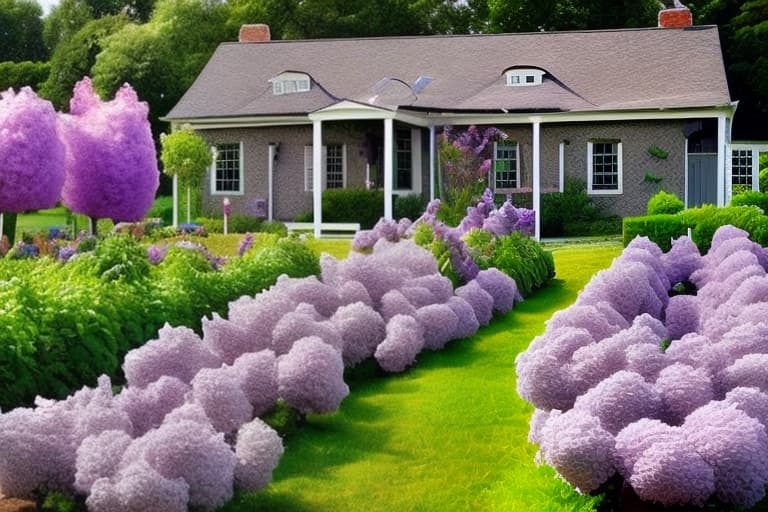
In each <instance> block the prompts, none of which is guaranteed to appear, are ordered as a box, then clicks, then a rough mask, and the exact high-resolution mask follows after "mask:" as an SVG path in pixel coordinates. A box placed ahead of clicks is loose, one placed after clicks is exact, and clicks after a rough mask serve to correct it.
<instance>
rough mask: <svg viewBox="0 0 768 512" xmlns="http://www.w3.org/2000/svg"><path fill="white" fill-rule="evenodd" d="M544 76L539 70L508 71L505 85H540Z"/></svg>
mask: <svg viewBox="0 0 768 512" xmlns="http://www.w3.org/2000/svg"><path fill="white" fill-rule="evenodd" d="M544 74H545V73H544V71H542V70H541V69H524V68H520V69H510V70H509V71H507V72H506V83H507V86H509V87H530V86H532V85H541V84H542V82H543V81H544Z"/></svg>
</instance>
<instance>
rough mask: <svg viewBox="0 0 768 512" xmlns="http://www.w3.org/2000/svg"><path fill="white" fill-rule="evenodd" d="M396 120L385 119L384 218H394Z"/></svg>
mask: <svg viewBox="0 0 768 512" xmlns="http://www.w3.org/2000/svg"><path fill="white" fill-rule="evenodd" d="M393 139H394V122H393V121H392V119H384V218H385V219H386V220H392V185H393V181H394V176H393V160H394V156H395V155H394V154H393V147H394V145H393Z"/></svg>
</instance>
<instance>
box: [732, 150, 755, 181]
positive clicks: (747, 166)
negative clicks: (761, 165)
mask: <svg viewBox="0 0 768 512" xmlns="http://www.w3.org/2000/svg"><path fill="white" fill-rule="evenodd" d="M731 184H733V185H744V186H745V187H746V188H748V189H750V190H751V189H752V151H751V150H749V149H734V150H733V152H732V153H731ZM742 188H744V187H742Z"/></svg>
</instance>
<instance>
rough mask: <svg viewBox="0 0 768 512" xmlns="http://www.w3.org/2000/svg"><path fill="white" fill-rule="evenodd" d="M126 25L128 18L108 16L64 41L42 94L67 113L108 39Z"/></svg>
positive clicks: (44, 84) (52, 58)
mask: <svg viewBox="0 0 768 512" xmlns="http://www.w3.org/2000/svg"><path fill="white" fill-rule="evenodd" d="M127 23H128V18H127V17H126V16H123V15H121V16H106V17H104V18H100V19H97V20H93V21H90V22H88V23H86V24H85V25H84V26H83V28H81V29H80V30H78V31H77V32H76V33H75V34H74V35H73V36H72V37H70V38H68V39H65V40H63V41H61V42H60V43H59V45H58V46H57V47H56V50H55V51H54V52H53V56H52V57H51V61H50V64H51V72H50V75H49V76H48V80H46V81H45V83H43V85H42V86H41V88H40V94H41V95H42V96H43V97H45V98H47V99H49V100H51V102H53V104H54V105H55V106H56V107H57V108H59V109H62V110H68V108H69V99H70V98H71V97H72V88H73V87H74V86H75V84H76V83H77V82H78V81H79V80H81V79H82V78H83V77H84V76H88V75H90V74H91V67H93V64H94V63H95V62H96V55H98V54H99V52H101V50H102V46H103V44H104V41H105V40H106V38H107V37H108V36H110V35H111V34H113V33H115V32H117V31H118V30H119V29H120V28H121V27H123V26H125V25H126V24H127ZM111 92H114V91H111Z"/></svg>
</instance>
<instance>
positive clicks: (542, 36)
mask: <svg viewBox="0 0 768 512" xmlns="http://www.w3.org/2000/svg"><path fill="white" fill-rule="evenodd" d="M521 66H532V67H537V68H540V69H543V70H545V71H546V74H545V75H544V81H543V83H542V84H541V85H536V86H524V87H510V86H507V85H505V82H504V79H505V76H504V72H505V70H507V69H510V68H511V67H521ZM286 69H290V70H296V71H300V72H304V73H307V74H309V75H310V76H311V77H312V80H313V83H312V89H311V91H310V92H306V93H297V94H284V95H278V96H276V95H273V93H272V84H271V83H270V82H269V79H270V78H273V77H275V76H277V75H279V74H280V73H281V72H283V71H285V70H286ZM419 76H428V77H430V78H432V82H431V83H430V84H429V85H427V86H426V88H424V89H423V90H422V91H420V92H418V93H414V92H413V91H412V90H411V89H410V88H409V87H408V84H413V83H414V82H415V80H416V79H417V78H418V77H419ZM385 78H389V79H390V80H389V81H387V80H382V79H385ZM343 100H350V101H355V102H358V103H362V104H367V105H372V106H377V107H384V108H389V109H412V110H417V111H422V112H423V111H431V110H434V111H441V112H446V111H453V112H499V113H503V112H507V111H509V112H542V111H544V112H546V111H560V112H595V111H606V110H610V111H616V110H619V111H621V110H647V109H673V108H706V107H718V106H723V105H728V104H730V101H731V100H730V95H729V92H728V86H727V82H726V77H725V70H724V67H723V61H722V54H721V49H720V43H719V38H718V32H717V27H714V26H704V27H690V28H685V29H676V28H663V29H660V28H649V29H624V30H600V31H574V32H541V33H527V34H502V35H469V36H428V37H390V38H362V39H361V38H357V39H323V40H305V41H271V42H262V43H223V44H221V45H220V46H219V47H218V48H217V50H216V52H215V53H214V55H213V56H212V57H211V59H210V61H209V62H208V63H207V65H206V66H205V68H204V69H203V71H202V72H201V73H200V75H199V76H198V78H197V80H196V81H195V82H194V84H193V85H192V86H191V87H190V89H189V90H188V91H187V93H186V94H185V95H184V96H183V97H182V99H181V100H180V101H179V102H178V104H177V105H176V106H175V107H174V108H173V109H172V110H171V112H170V113H169V114H168V115H167V116H166V119H168V120H171V121H173V120H175V119H198V118H211V117H239V116H243V117H247V116H269V115H288V114H294V115H296V114H298V115H301V114H309V113H311V112H315V111H318V110H320V109H323V108H326V107H328V106H330V105H333V104H336V103H338V102H340V101H343Z"/></svg>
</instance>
